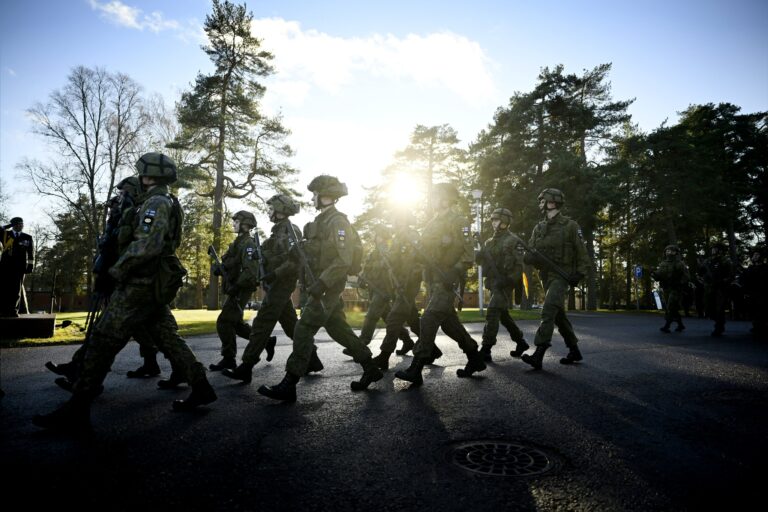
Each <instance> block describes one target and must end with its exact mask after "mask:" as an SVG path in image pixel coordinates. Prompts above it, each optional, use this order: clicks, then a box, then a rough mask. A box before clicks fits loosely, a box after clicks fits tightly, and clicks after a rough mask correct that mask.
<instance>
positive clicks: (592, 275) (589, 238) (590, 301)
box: [583, 229, 599, 311]
mask: <svg viewBox="0 0 768 512" xmlns="http://www.w3.org/2000/svg"><path fill="white" fill-rule="evenodd" d="M583 234H584V243H585V245H586V246H587V254H588V255H589V258H590V260H592V261H591V262H590V265H589V272H588V273H587V300H586V302H587V309H588V310H590V311H595V310H596V309H597V296H598V291H599V289H598V286H597V272H595V265H594V262H595V244H594V242H595V235H594V233H593V232H592V230H591V229H587V230H583Z"/></svg>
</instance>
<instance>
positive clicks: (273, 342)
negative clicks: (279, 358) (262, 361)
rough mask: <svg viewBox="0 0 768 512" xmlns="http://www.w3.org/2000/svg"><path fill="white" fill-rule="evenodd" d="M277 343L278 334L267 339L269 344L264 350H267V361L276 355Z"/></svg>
mask: <svg viewBox="0 0 768 512" xmlns="http://www.w3.org/2000/svg"><path fill="white" fill-rule="evenodd" d="M275 345H277V336H270V337H269V339H268V340H267V345H266V346H265V347H264V350H265V351H266V352H267V361H271V360H272V358H273V357H275Z"/></svg>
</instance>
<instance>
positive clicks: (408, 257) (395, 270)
mask: <svg viewBox="0 0 768 512" xmlns="http://www.w3.org/2000/svg"><path fill="white" fill-rule="evenodd" d="M418 241H419V233H418V231H416V230H415V229H412V228H410V227H405V228H400V229H396V230H395V235H394V237H393V238H392V246H391V247H390V249H389V251H388V252H387V258H388V259H389V263H390V266H391V267H392V276H391V277H392V281H393V283H392V284H393V285H395V283H397V285H399V286H400V288H401V291H402V292H403V293H404V295H405V296H406V297H407V298H408V299H409V300H410V299H412V298H414V297H416V295H417V294H418V293H419V289H420V288H421V277H422V272H423V270H424V269H423V267H422V265H420V264H419V263H418V256H417V254H416V248H415V247H414V244H417V243H418Z"/></svg>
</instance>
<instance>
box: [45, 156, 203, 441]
mask: <svg viewBox="0 0 768 512" xmlns="http://www.w3.org/2000/svg"><path fill="white" fill-rule="evenodd" d="M136 169H137V170H138V174H139V179H140V180H141V187H142V193H141V195H140V196H139V198H138V202H139V203H140V206H139V207H138V208H136V209H134V210H130V211H131V212H133V216H132V219H131V222H129V223H127V226H123V227H126V228H127V227H128V226H130V227H132V232H131V233H130V243H129V244H128V246H127V248H126V249H125V250H124V251H122V253H121V255H120V258H119V259H118V260H117V262H116V263H115V264H114V265H113V266H112V268H110V270H109V274H110V275H111V276H112V277H113V278H114V279H115V280H116V281H117V283H118V286H117V288H116V289H115V291H114V292H113V293H112V295H111V297H110V301H109V304H108V305H107V306H106V309H105V311H104V314H103V315H102V316H101V317H100V318H99V320H98V322H97V323H96V325H95V326H94V329H93V339H92V343H91V344H90V345H89V346H88V351H87V353H86V355H85V360H84V361H83V369H82V371H81V373H80V375H79V377H78V379H77V381H76V382H75V384H74V387H73V390H72V398H71V399H70V400H69V401H68V402H66V403H65V404H64V405H62V406H61V407H59V408H58V409H56V410H55V411H53V412H51V413H49V414H46V415H38V416H35V417H34V418H33V420H32V421H33V423H34V424H35V425H37V426H39V427H42V428H48V429H57V430H71V431H80V432H82V431H84V430H85V431H87V430H90V408H91V402H92V401H93V398H94V396H95V394H97V391H98V388H99V387H100V386H101V384H102V382H103V381H104V378H105V377H106V375H107V373H108V372H109V369H110V367H111V366H112V363H113V361H114V360H115V356H116V355H117V353H118V352H120V350H122V348H123V347H124V346H125V344H126V343H127V342H128V340H129V339H130V337H131V335H132V333H133V332H135V331H136V329H138V328H140V327H141V326H144V325H150V324H151V325H153V326H154V328H155V332H156V341H157V343H158V345H159V347H160V348H161V349H162V350H163V352H164V353H165V354H167V355H168V357H169V358H170V359H171V362H172V364H175V365H177V367H179V368H183V371H184V374H185V376H186V377H187V380H188V381H189V382H190V383H191V385H192V393H191V394H190V395H189V397H187V399H186V400H177V401H175V402H174V404H173V408H174V410H191V409H193V408H195V407H197V406H199V405H205V404H209V403H211V402H213V401H214V400H216V393H215V392H214V391H213V388H212V387H211V385H210V384H209V383H208V380H207V379H206V377H205V368H203V365H202V364H200V363H199V362H198V361H197V359H196V358H195V355H194V354H193V353H192V351H191V350H190V349H189V347H188V346H187V344H186V342H185V341H184V340H183V339H182V338H181V337H180V336H179V335H178V326H177V324H176V320H175V319H174V318H173V314H172V313H171V310H170V307H169V306H168V305H169V304H170V302H171V301H172V300H173V299H174V297H175V295H176V293H177V292H178V290H179V288H180V287H181V285H182V282H183V281H182V279H183V276H184V275H185V274H186V271H185V270H184V268H183V267H182V266H181V263H180V262H179V260H178V258H177V257H176V255H175V251H176V248H178V246H179V243H180V241H181V232H182V221H183V212H182V210H181V205H179V202H178V200H177V199H176V198H175V197H174V196H172V195H171V194H169V193H168V184H170V183H173V182H174V181H176V165H175V163H174V162H173V160H171V159H170V158H168V157H167V156H165V155H164V154H162V153H147V154H145V155H143V156H142V157H141V158H139V160H138V162H137V163H136ZM128 232H129V230H128V229H125V230H122V231H121V236H122V235H123V233H128Z"/></svg>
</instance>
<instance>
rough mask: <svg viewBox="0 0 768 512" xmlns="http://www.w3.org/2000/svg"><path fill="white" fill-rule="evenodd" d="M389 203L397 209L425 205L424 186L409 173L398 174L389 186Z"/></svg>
mask: <svg viewBox="0 0 768 512" xmlns="http://www.w3.org/2000/svg"><path fill="white" fill-rule="evenodd" d="M388 195H389V198H388V199H389V203H390V204H391V205H392V206H393V207H395V208H406V207H410V208H412V207H413V206H414V205H421V204H423V203H424V201H425V200H426V199H425V195H424V184H423V183H421V180H419V179H415V178H414V177H413V176H411V175H409V174H407V173H400V174H396V175H395V177H394V179H393V180H392V182H391V183H390V185H389V194H388Z"/></svg>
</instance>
